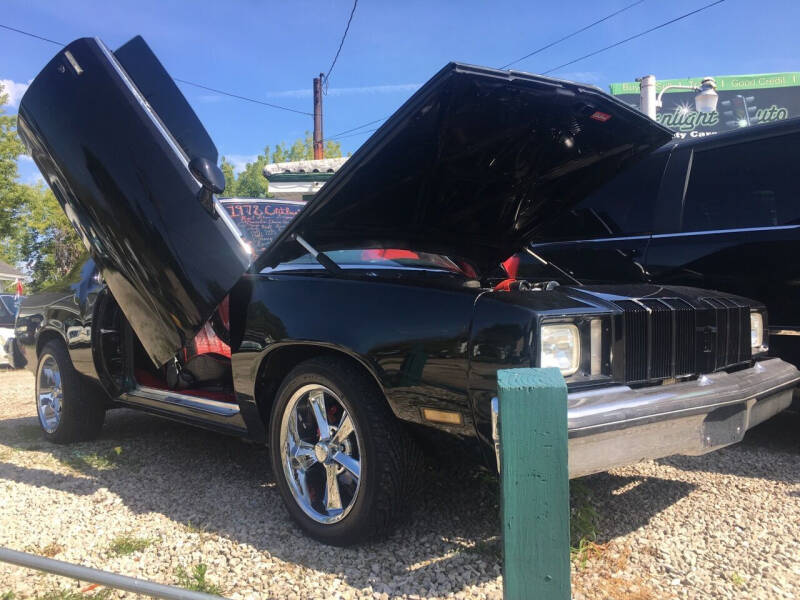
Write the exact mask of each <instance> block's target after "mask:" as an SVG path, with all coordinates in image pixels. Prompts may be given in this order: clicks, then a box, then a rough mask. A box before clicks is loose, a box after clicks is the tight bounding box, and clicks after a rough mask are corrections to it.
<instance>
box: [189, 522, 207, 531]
mask: <svg viewBox="0 0 800 600" xmlns="http://www.w3.org/2000/svg"><path fill="white" fill-rule="evenodd" d="M186 531H188V532H189V533H199V534H202V533H208V527H206V526H205V525H203V524H202V523H192V522H191V521H188V522H187V523H186Z"/></svg>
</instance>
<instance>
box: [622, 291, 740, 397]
mask: <svg viewBox="0 0 800 600" xmlns="http://www.w3.org/2000/svg"><path fill="white" fill-rule="evenodd" d="M615 304H616V305H617V306H619V308H621V309H622V310H623V314H622V326H623V338H624V343H625V373H624V377H625V382H626V383H638V382H644V381H652V380H658V379H667V378H672V377H683V376H686V375H693V374H695V373H710V372H713V371H716V370H719V369H723V368H726V367H729V366H732V365H736V364H739V363H742V362H745V361H748V360H750V358H751V355H750V307H749V306H746V305H740V304H738V303H737V302H735V301H733V300H730V299H729V298H703V299H702V300H701V301H700V304H701V305H702V307H693V306H692V305H690V304H689V303H688V302H686V301H685V300H681V299H679V298H659V299H641V300H619V301H617V302H616V303H615Z"/></svg>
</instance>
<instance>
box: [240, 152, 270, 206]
mask: <svg viewBox="0 0 800 600" xmlns="http://www.w3.org/2000/svg"><path fill="white" fill-rule="evenodd" d="M266 164H267V157H266V156H265V155H263V154H259V155H258V157H257V158H256V160H255V162H251V163H247V165H245V167H244V169H243V170H242V172H241V173H239V176H238V177H237V178H236V195H237V196H239V197H240V198H266V197H267V194H268V192H269V182H268V181H267V180H266V178H265V177H264V165H266Z"/></svg>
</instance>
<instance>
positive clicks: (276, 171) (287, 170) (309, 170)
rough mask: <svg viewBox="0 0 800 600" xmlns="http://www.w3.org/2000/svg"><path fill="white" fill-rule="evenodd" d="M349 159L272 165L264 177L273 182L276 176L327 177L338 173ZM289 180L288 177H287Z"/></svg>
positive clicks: (266, 167)
mask: <svg viewBox="0 0 800 600" xmlns="http://www.w3.org/2000/svg"><path fill="white" fill-rule="evenodd" d="M348 158H349V157H347V156H343V157H341V158H322V159H319V160H296V161H292V162H282V163H272V164H269V165H266V166H265V167H264V177H266V178H267V179H268V180H270V181H272V179H273V177H274V176H276V175H281V176H283V175H286V176H288V175H302V176H305V177H307V176H308V175H312V174H320V175H327V176H328V177H330V174H332V173H335V172H336V171H338V170H339V169H340V168H341V166H342V165H343V164H344V163H345V161H346V160H347V159H348ZM286 178H288V177H286ZM281 179H283V177H281Z"/></svg>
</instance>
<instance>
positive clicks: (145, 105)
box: [94, 38, 253, 256]
mask: <svg viewBox="0 0 800 600" xmlns="http://www.w3.org/2000/svg"><path fill="white" fill-rule="evenodd" d="M94 40H95V42H97V45H98V46H99V47H100V49H101V50H102V51H103V54H104V55H105V57H106V59H108V62H109V63H110V64H111V66H112V67H113V68H114V70H115V71H116V72H117V75H119V77H120V79H122V81H124V82H125V86H126V87H127V88H128V91H129V92H130V93H131V95H132V96H133V97H134V99H135V100H136V101H137V102H138V103H139V105H140V106H141V107H142V109H143V110H144V112H145V113H146V114H147V116H148V117H150V121H151V122H152V123H153V125H154V126H155V128H156V129H157V130H158V132H159V133H160V134H161V135H162V137H163V138H164V139H165V140H166V141H167V144H169V147H170V148H171V149H172V151H173V153H174V154H175V156H176V157H177V158H178V160H179V161H180V163H181V164H182V165H183V168H184V169H186V172H187V173H188V174H189V177H190V178H191V180H192V181H193V182H194V183H195V184H196V185H197V190H195V191H198V192H199V191H200V189H202V187H203V186H202V185H201V184H200V182H199V181H197V179H196V178H195V176H194V175H192V172H191V169H189V157H188V156H187V155H186V152H184V150H183V148H182V147H181V145H180V144H178V141H177V140H176V139H175V138H174V137H173V135H172V133H171V132H170V130H169V129H167V126H166V125H165V124H164V122H163V121H162V120H161V117H159V116H158V113H157V112H156V111H155V110H153V107H152V106H150V103H149V102H148V101H147V99H146V98H145V97H144V94H142V92H141V90H139V88H138V87H137V86H136V84H135V83H134V82H133V80H131V78H130V77H129V76H128V73H127V72H126V71H125V69H123V68H122V65H120V64H119V62H118V61H117V57H116V56H114V53H113V52H111V50H109V49H108V47H107V46H106V45H105V43H103V40H101V39H100V38H94ZM212 201H213V203H214V210H216V212H217V215H218V216H219V217H220V219H222V222H223V223H225V226H226V227H227V228H228V230H229V231H230V232H231V234H233V236H234V238H236V241H237V242H239V245H240V246H241V247H242V249H243V250H244V251H245V252H246V253H247V255H248V256H249V255H252V254H253V249H252V247H251V246H250V244H249V243H248V242H247V240H245V238H244V236H243V235H242V232H241V230H240V229H239V228H238V227H237V226H236V223H234V222H233V220H232V219H231V217H230V215H229V214H228V211H226V210H225V208H224V207H223V206H222V204H220V202H219V200H218V199H217V198H214V197H212Z"/></svg>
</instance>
